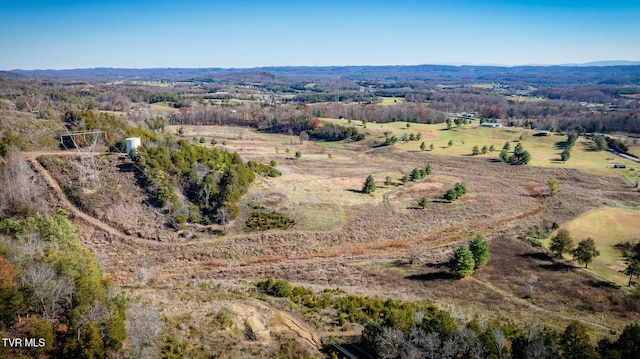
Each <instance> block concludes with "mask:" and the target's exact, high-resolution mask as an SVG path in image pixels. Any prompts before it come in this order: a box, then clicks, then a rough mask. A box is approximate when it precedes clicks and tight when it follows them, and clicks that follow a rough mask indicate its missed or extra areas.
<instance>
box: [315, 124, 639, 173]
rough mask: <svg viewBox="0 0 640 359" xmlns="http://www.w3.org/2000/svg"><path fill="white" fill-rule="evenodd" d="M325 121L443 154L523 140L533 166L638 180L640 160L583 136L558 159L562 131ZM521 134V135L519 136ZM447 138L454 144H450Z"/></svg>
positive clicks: (413, 148)
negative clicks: (563, 159) (603, 148)
mask: <svg viewBox="0 0 640 359" xmlns="http://www.w3.org/2000/svg"><path fill="white" fill-rule="evenodd" d="M321 120H323V121H326V122H331V123H336V124H340V125H343V126H355V127H357V128H358V129H360V130H363V131H365V133H367V135H369V136H370V137H375V138H376V139H378V140H379V141H384V138H385V137H384V133H385V132H389V133H390V134H393V135H395V136H396V137H398V142H396V144H395V145H394V146H395V148H396V149H397V150H400V151H421V150H420V144H421V143H422V142H424V143H425V145H426V146H427V148H429V146H430V145H431V144H432V143H433V145H434V149H433V151H429V153H432V154H437V155H446V156H471V152H472V149H473V146H478V147H479V148H480V149H481V148H482V146H485V145H486V146H487V147H490V146H491V145H493V146H494V147H495V152H493V153H487V154H485V155H478V157H495V158H497V157H498V155H499V154H500V151H501V150H502V146H503V145H504V144H505V142H506V141H509V142H511V150H513V148H514V147H515V145H516V144H517V143H518V142H522V145H523V147H524V149H525V150H527V151H529V153H531V163H530V165H532V166H542V167H562V168H575V169H580V170H584V171H586V172H589V173H594V174H598V175H603V176H623V177H625V178H626V179H627V180H629V182H631V183H635V182H636V181H639V180H640V163H637V162H634V161H631V160H628V159H625V158H622V157H620V156H617V155H614V154H613V153H610V152H607V151H594V150H593V147H594V144H593V141H591V140H589V139H586V138H583V137H581V138H579V139H578V141H577V143H576V144H575V146H574V148H573V150H572V151H571V158H570V159H569V160H568V161H566V162H561V161H560V153H561V152H562V150H563V148H564V143H565V141H566V140H567V136H565V135H555V134H552V135H551V136H534V134H535V133H536V132H537V131H536V130H528V129H524V128H519V127H501V128H489V127H481V126H480V125H479V124H478V123H477V121H474V123H471V124H468V125H462V126H459V127H458V126H455V125H453V127H452V128H450V129H447V125H446V124H445V123H441V124H433V125H428V124H420V123H409V127H407V122H402V121H398V122H390V123H385V124H379V123H371V122H369V123H367V128H366V129H365V128H363V125H362V122H361V121H356V120H353V121H351V124H350V125H349V123H348V120H346V119H342V120H339V119H328V118H323V119H321ZM418 132H420V133H421V134H422V139H421V140H420V141H407V142H404V141H402V140H400V139H401V138H402V135H403V134H406V135H407V136H409V135H410V134H411V133H414V134H415V133H418ZM521 138H522V139H521ZM449 141H452V142H453V144H452V145H451V146H449ZM630 147H631V152H633V151H635V152H636V153H638V152H640V146H634V145H631V146H630ZM617 163H620V164H625V165H626V167H627V168H626V169H614V168H613V165H614V164H617Z"/></svg>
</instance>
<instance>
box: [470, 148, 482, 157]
mask: <svg viewBox="0 0 640 359" xmlns="http://www.w3.org/2000/svg"><path fill="white" fill-rule="evenodd" d="M479 154H480V148H479V147H478V146H473V148H472V149H471V155H472V156H477V155H479Z"/></svg>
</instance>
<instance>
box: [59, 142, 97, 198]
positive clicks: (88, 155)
mask: <svg viewBox="0 0 640 359" xmlns="http://www.w3.org/2000/svg"><path fill="white" fill-rule="evenodd" d="M103 134H104V131H100V130H92V131H74V132H69V131H67V133H65V134H62V135H60V144H62V146H63V147H64V148H66V149H68V146H67V144H68V143H69V141H71V142H72V143H73V146H74V147H75V148H76V150H77V151H78V154H79V155H80V183H82V186H83V187H85V188H86V187H87V186H89V185H93V187H94V188H98V189H100V188H101V185H100V176H99V174H98V169H97V167H96V161H95V155H96V145H97V144H98V140H99V139H100V138H101V137H102V136H103ZM65 139H66V141H65Z"/></svg>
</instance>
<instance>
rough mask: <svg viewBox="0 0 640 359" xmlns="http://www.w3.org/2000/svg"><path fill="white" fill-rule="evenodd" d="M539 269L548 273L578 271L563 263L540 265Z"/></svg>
mask: <svg viewBox="0 0 640 359" xmlns="http://www.w3.org/2000/svg"><path fill="white" fill-rule="evenodd" d="M538 267H540V268H542V269H544V270H547V271H552V272H571V271H574V270H575V269H576V267H574V266H572V265H569V264H565V263H561V262H553V263H550V264H540V265H539V266H538Z"/></svg>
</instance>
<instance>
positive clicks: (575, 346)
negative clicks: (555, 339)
mask: <svg viewBox="0 0 640 359" xmlns="http://www.w3.org/2000/svg"><path fill="white" fill-rule="evenodd" d="M560 347H561V348H562V352H563V354H564V356H563V357H564V358H565V359H595V357H596V352H595V350H594V348H593V346H592V345H591V340H590V339H589V335H588V334H587V328H585V326H584V324H582V323H580V322H578V321H573V322H571V324H569V325H568V326H567V328H566V329H565V331H564V333H563V334H562V336H561V337H560Z"/></svg>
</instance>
